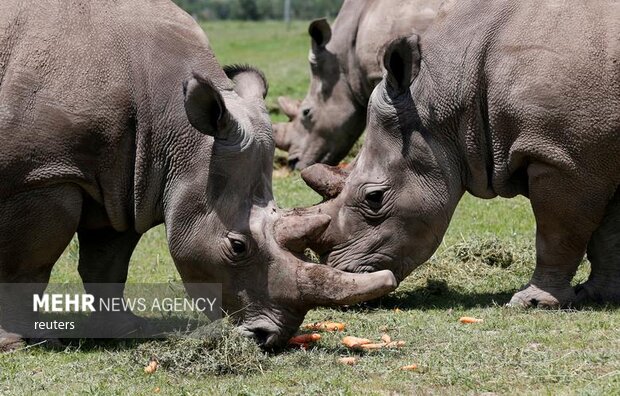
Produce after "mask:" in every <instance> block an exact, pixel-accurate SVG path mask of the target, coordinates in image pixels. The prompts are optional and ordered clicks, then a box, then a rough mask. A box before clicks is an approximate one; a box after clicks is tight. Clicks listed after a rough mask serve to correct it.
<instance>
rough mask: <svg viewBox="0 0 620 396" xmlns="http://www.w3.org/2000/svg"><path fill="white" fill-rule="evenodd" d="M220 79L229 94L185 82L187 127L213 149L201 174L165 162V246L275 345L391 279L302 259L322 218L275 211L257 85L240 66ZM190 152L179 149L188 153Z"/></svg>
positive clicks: (261, 92) (254, 74) (189, 279)
mask: <svg viewBox="0 0 620 396" xmlns="http://www.w3.org/2000/svg"><path fill="white" fill-rule="evenodd" d="M225 72H226V74H227V76H228V77H229V79H230V80H231V81H232V83H233V84H234V89H229V90H220V89H217V88H215V86H214V84H213V83H212V82H211V81H209V80H208V79H204V78H201V77H200V76H196V75H195V76H194V77H192V78H190V79H188V80H187V81H186V83H185V85H184V93H185V111H186V113H187V117H188V119H189V121H190V123H191V124H192V125H193V126H194V128H195V129H197V130H198V131H200V132H202V133H204V134H207V135H210V136H212V137H214V143H213V144H209V145H208V146H206V147H208V148H209V149H210V152H208V153H206V154H205V155H204V157H203V160H204V161H205V162H208V164H205V166H203V167H200V166H198V167H192V166H190V165H189V163H191V162H192V160H191V159H190V160H188V164H184V163H177V164H171V166H172V168H173V169H178V170H179V172H178V173H177V174H176V175H174V174H173V176H172V178H173V181H172V182H173V183H176V185H180V186H181V187H180V188H176V189H174V191H173V192H171V195H172V196H171V197H170V198H169V199H167V200H166V202H167V204H165V205H167V206H168V208H166V210H165V213H166V225H167V233H168V241H169V245H170V252H171V254H172V256H173V258H174V261H175V264H176V266H177V268H178V270H179V273H180V274H181V277H182V279H183V281H184V282H185V283H186V284H187V283H207V282H208V283H221V284H222V289H223V306H224V309H225V310H226V311H227V313H229V314H230V315H232V317H233V318H235V319H236V320H237V321H238V324H239V325H240V328H241V330H242V331H243V332H244V333H245V334H247V335H249V336H253V337H255V338H256V339H257V340H258V342H259V343H261V344H262V345H263V346H265V347H274V346H278V345H281V344H282V343H283V342H285V341H286V340H287V339H288V337H289V336H290V335H291V334H292V333H293V332H294V331H295V330H296V329H297V328H298V326H299V324H300V323H301V321H302V320H303V316H304V315H305V313H306V312H307V311H308V310H309V309H310V308H312V307H315V306H318V305H331V304H350V303H354V302H358V301H361V300H364V299H367V298H372V297H376V296H378V295H381V294H383V293H385V292H387V291H389V290H392V289H394V288H395V286H396V281H395V279H394V277H393V275H392V274H391V273H389V272H388V271H385V272H383V273H379V274H370V275H373V276H352V275H353V274H346V273H344V272H341V271H338V270H335V269H333V268H330V267H327V266H325V265H318V264H312V263H310V262H307V261H306V260H304V258H303V257H304V256H303V250H304V245H305V239H306V238H309V237H312V236H313V235H317V234H319V233H321V232H322V231H324V229H325V227H327V225H328V223H329V221H330V218H329V217H328V216H326V215H316V216H311V217H310V218H307V219H304V221H303V222H300V221H298V220H299V219H298V218H297V217H296V216H294V215H291V214H288V213H282V212H281V211H280V210H278V209H277V207H276V205H275V203H274V200H273V195H272V186H271V175H272V161H273V152H274V144H273V139H272V135H271V127H270V126H271V124H270V121H269V117H268V114H267V111H266V108H265V105H264V96H265V95H266V92H267V85H266V82H265V79H264V77H263V76H262V74H261V73H260V72H258V71H256V70H253V69H248V68H242V67H232V68H225ZM195 133H196V134H198V132H195ZM207 140H209V141H210V139H207ZM181 146H183V145H181ZM191 146H192V144H191V143H189V142H188V143H187V146H185V147H180V148H179V149H180V150H187V152H193V151H192V150H193V149H194V148H193V147H191ZM179 162H180V161H179ZM181 170H183V171H181ZM205 170H206V171H205ZM175 177H176V178H177V180H174V178H175ZM190 293H191V291H190Z"/></svg>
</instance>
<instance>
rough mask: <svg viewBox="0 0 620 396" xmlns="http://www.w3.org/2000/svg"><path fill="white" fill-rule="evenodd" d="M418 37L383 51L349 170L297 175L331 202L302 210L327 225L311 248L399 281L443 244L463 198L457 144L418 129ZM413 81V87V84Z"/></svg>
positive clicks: (340, 263) (348, 267)
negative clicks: (381, 71) (321, 216)
mask: <svg viewBox="0 0 620 396" xmlns="http://www.w3.org/2000/svg"><path fill="white" fill-rule="evenodd" d="M419 61H420V57H419V52H418V45H417V36H413V37H410V38H402V39H398V40H396V41H394V42H393V43H392V44H391V45H389V46H388V48H387V51H386V53H385V57H384V59H383V62H384V68H385V69H386V73H385V75H384V79H383V81H382V82H381V83H380V84H379V85H378V86H377V87H376V89H375V90H374V92H373V94H372V97H371V102H370V105H369V115H368V123H367V138H366V141H365V142H364V146H363V148H362V150H361V152H360V155H359V157H358V158H357V161H356V164H355V166H354V167H353V169H352V171H351V173H350V174H349V175H348V176H347V175H346V174H343V172H342V171H341V170H338V169H337V168H333V167H328V166H326V165H322V164H317V165H313V166H312V167H309V168H307V169H305V170H304V171H303V172H302V177H303V178H304V179H305V180H306V182H307V183H308V184H309V185H310V186H311V187H313V188H314V189H315V190H316V191H317V192H319V193H321V194H322V195H323V196H324V197H326V198H328V199H329V200H328V201H326V202H325V203H323V204H320V205H318V206H315V207H312V208H308V209H306V210H305V213H307V214H308V213H318V212H320V213H325V214H328V215H330V216H331V217H332V221H331V223H330V225H329V226H328V228H327V229H326V231H325V232H324V233H323V235H322V236H321V238H319V240H316V241H314V246H313V247H314V248H315V249H316V250H318V251H319V253H322V254H323V256H324V257H323V258H324V260H325V261H326V262H327V264H328V265H330V266H332V267H335V268H338V269H341V270H344V271H352V272H372V271H378V270H384V269H389V270H391V271H393V273H394V274H395V276H396V278H397V279H398V280H399V281H400V280H402V279H403V278H404V277H405V276H407V275H408V274H409V273H410V272H411V271H412V270H413V269H414V268H415V267H417V266H418V265H420V264H422V263H423V262H424V261H426V260H427V259H428V258H429V257H430V256H431V255H432V253H433V252H434V251H435V250H436V248H437V247H438V245H439V244H440V242H441V240H442V238H443V235H444V233H445V231H446V228H447V226H448V223H449V220H450V218H451V216H452V213H453V212H454V209H455V207H456V204H457V202H458V200H459V199H460V197H461V196H462V194H463V190H462V187H461V185H462V184H461V172H460V170H459V168H458V161H457V160H456V159H455V155H454V154H455V153H456V151H454V149H455V146H454V144H456V142H452V141H450V140H449V139H446V138H445V136H443V135H442V133H441V132H440V131H433V130H428V129H426V128H425V127H424V126H423V123H422V122H421V118H420V116H419V114H418V110H417V108H416V103H414V99H413V98H412V92H413V90H412V88H411V87H415V86H416V84H422V83H424V82H423V81H417V80H415V78H416V76H417V75H418V72H419V67H420V63H419ZM411 84H413V86H412V85H411Z"/></svg>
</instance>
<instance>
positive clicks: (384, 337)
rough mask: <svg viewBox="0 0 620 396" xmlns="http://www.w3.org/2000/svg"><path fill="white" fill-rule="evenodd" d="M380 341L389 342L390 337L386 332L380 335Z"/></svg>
mask: <svg viewBox="0 0 620 396" xmlns="http://www.w3.org/2000/svg"><path fill="white" fill-rule="evenodd" d="M381 341H383V342H385V343H386V344H389V343H390V342H392V337H390V336H389V335H387V334H383V335H382V336H381Z"/></svg>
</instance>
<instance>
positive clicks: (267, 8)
mask: <svg viewBox="0 0 620 396" xmlns="http://www.w3.org/2000/svg"><path fill="white" fill-rule="evenodd" d="M173 1H174V2H175V3H177V4H178V5H179V6H180V7H181V8H183V9H184V10H185V11H187V12H188V13H190V14H192V15H193V16H195V17H197V18H201V19H240V20H254V21H256V20H263V19H282V18H283V17H284V1H285V0H173ZM342 2H343V0H291V16H292V17H293V18H295V19H313V18H320V17H331V18H333V17H335V16H336V14H337V13H338V10H339V9H340V6H341V5H342Z"/></svg>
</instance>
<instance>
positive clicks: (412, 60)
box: [383, 34, 420, 92]
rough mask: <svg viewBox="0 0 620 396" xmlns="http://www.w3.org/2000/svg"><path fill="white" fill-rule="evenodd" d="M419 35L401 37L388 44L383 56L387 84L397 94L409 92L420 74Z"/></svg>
mask: <svg viewBox="0 0 620 396" xmlns="http://www.w3.org/2000/svg"><path fill="white" fill-rule="evenodd" d="M418 40H419V38H418V35H417V34H414V35H411V36H409V37H400V38H397V39H396V40H394V41H392V42H391V43H390V44H388V46H387V48H386V50H385V54H384V55H383V67H385V70H386V71H387V75H386V81H387V84H388V85H389V86H390V87H391V88H392V89H394V90H396V91H397V92H403V91H404V90H408V89H409V86H410V85H411V83H412V82H413V80H414V79H415V78H416V77H417V76H418V73H419V72H420V49H419V46H418Z"/></svg>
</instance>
